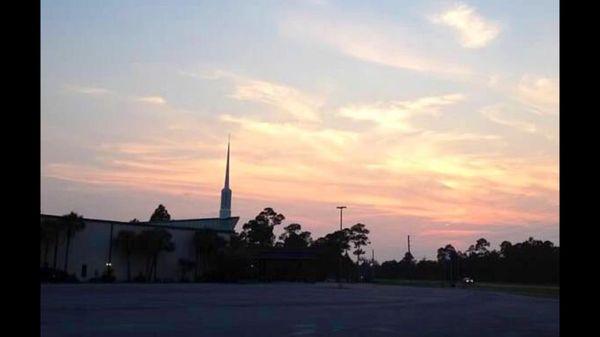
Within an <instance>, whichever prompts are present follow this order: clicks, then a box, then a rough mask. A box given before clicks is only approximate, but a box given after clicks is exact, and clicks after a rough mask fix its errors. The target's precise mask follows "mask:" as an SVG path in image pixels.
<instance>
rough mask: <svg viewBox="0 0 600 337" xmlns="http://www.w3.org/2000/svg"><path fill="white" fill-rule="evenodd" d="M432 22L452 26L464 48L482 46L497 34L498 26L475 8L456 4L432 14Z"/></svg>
mask: <svg viewBox="0 0 600 337" xmlns="http://www.w3.org/2000/svg"><path fill="white" fill-rule="evenodd" d="M431 20H432V22H434V23H436V24H441V25H445V26H448V27H450V28H453V29H454V30H455V31H456V33H457V34H458V36H459V39H460V44H461V45H462V46H463V47H465V48H482V47H485V46H487V45H488V44H489V43H491V42H492V41H493V40H494V39H495V38H496V37H497V36H498V35H499V34H500V26H499V25H498V24H497V23H495V22H492V21H489V20H488V19H486V18H484V17H483V16H481V15H480V14H478V13H477V11H476V10H475V8H473V7H470V6H468V5H466V4H457V5H456V6H454V7H453V8H452V9H449V10H447V11H446V12H443V13H440V14H437V15H434V16H433V17H432V18H431Z"/></svg>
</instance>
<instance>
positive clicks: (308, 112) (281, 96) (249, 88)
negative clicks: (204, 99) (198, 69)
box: [180, 70, 323, 122]
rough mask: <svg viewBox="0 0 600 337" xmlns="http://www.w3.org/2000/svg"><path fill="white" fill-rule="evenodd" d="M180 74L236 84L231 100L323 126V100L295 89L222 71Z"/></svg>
mask: <svg viewBox="0 0 600 337" xmlns="http://www.w3.org/2000/svg"><path fill="white" fill-rule="evenodd" d="M180 73H181V74H183V75H186V76H191V77H195V78H199V79H205V80H219V79H227V80H230V81H232V82H233V85H234V88H233V92H232V93H231V94H230V95H229V97H231V98H233V99H236V100H240V101H247V102H256V103H261V104H265V105H267V106H270V107H272V108H273V109H274V110H276V111H277V112H278V113H279V114H280V117H281V115H283V116H288V117H291V118H292V119H293V120H295V121H301V122H319V121H320V120H321V113H320V111H319V109H320V108H321V106H322V104H323V101H322V99H321V98H319V97H317V96H315V95H312V94H309V93H306V92H304V91H301V90H298V89H296V88H294V87H292V86H289V85H285V84H282V83H276V82H273V81H265V80H262V79H256V78H250V77H246V76H242V75H239V74H234V73H231V72H227V71H220V70H217V71H211V72H207V73H203V74H197V73H193V72H180Z"/></svg>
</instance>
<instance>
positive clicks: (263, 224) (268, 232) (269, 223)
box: [240, 207, 285, 248]
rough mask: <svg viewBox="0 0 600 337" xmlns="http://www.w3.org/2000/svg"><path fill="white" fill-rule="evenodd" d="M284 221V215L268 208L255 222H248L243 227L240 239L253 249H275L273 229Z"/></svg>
mask: <svg viewBox="0 0 600 337" xmlns="http://www.w3.org/2000/svg"><path fill="white" fill-rule="evenodd" d="M283 220H285V216H283V214H280V213H277V212H275V211H274V210H273V209H272V208H270V207H267V208H265V209H264V210H263V211H262V212H260V213H259V214H258V215H257V216H256V217H255V218H254V219H253V220H250V221H248V222H247V223H245V224H244V225H243V226H242V233H241V235H240V237H241V238H242V240H243V241H245V242H246V243H247V244H248V245H249V246H252V247H261V248H267V247H273V244H274V241H275V235H274V234H273V228H274V227H275V226H277V225H280V224H281V223H282V222H283Z"/></svg>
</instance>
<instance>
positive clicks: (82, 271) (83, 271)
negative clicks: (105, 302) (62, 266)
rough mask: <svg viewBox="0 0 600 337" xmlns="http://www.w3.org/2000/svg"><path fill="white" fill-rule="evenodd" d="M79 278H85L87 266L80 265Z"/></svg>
mask: <svg viewBox="0 0 600 337" xmlns="http://www.w3.org/2000/svg"><path fill="white" fill-rule="evenodd" d="M81 277H87V264H82V265H81Z"/></svg>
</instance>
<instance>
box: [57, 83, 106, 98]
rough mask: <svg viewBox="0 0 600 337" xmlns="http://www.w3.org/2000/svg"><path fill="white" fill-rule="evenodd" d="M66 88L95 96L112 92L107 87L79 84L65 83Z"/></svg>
mask: <svg viewBox="0 0 600 337" xmlns="http://www.w3.org/2000/svg"><path fill="white" fill-rule="evenodd" d="M65 89H67V90H69V91H72V92H76V93H78V94H83V95H93V96H100V95H106V94H110V93H111V91H110V90H108V89H105V88H99V87H87V86H79V85H65Z"/></svg>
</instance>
